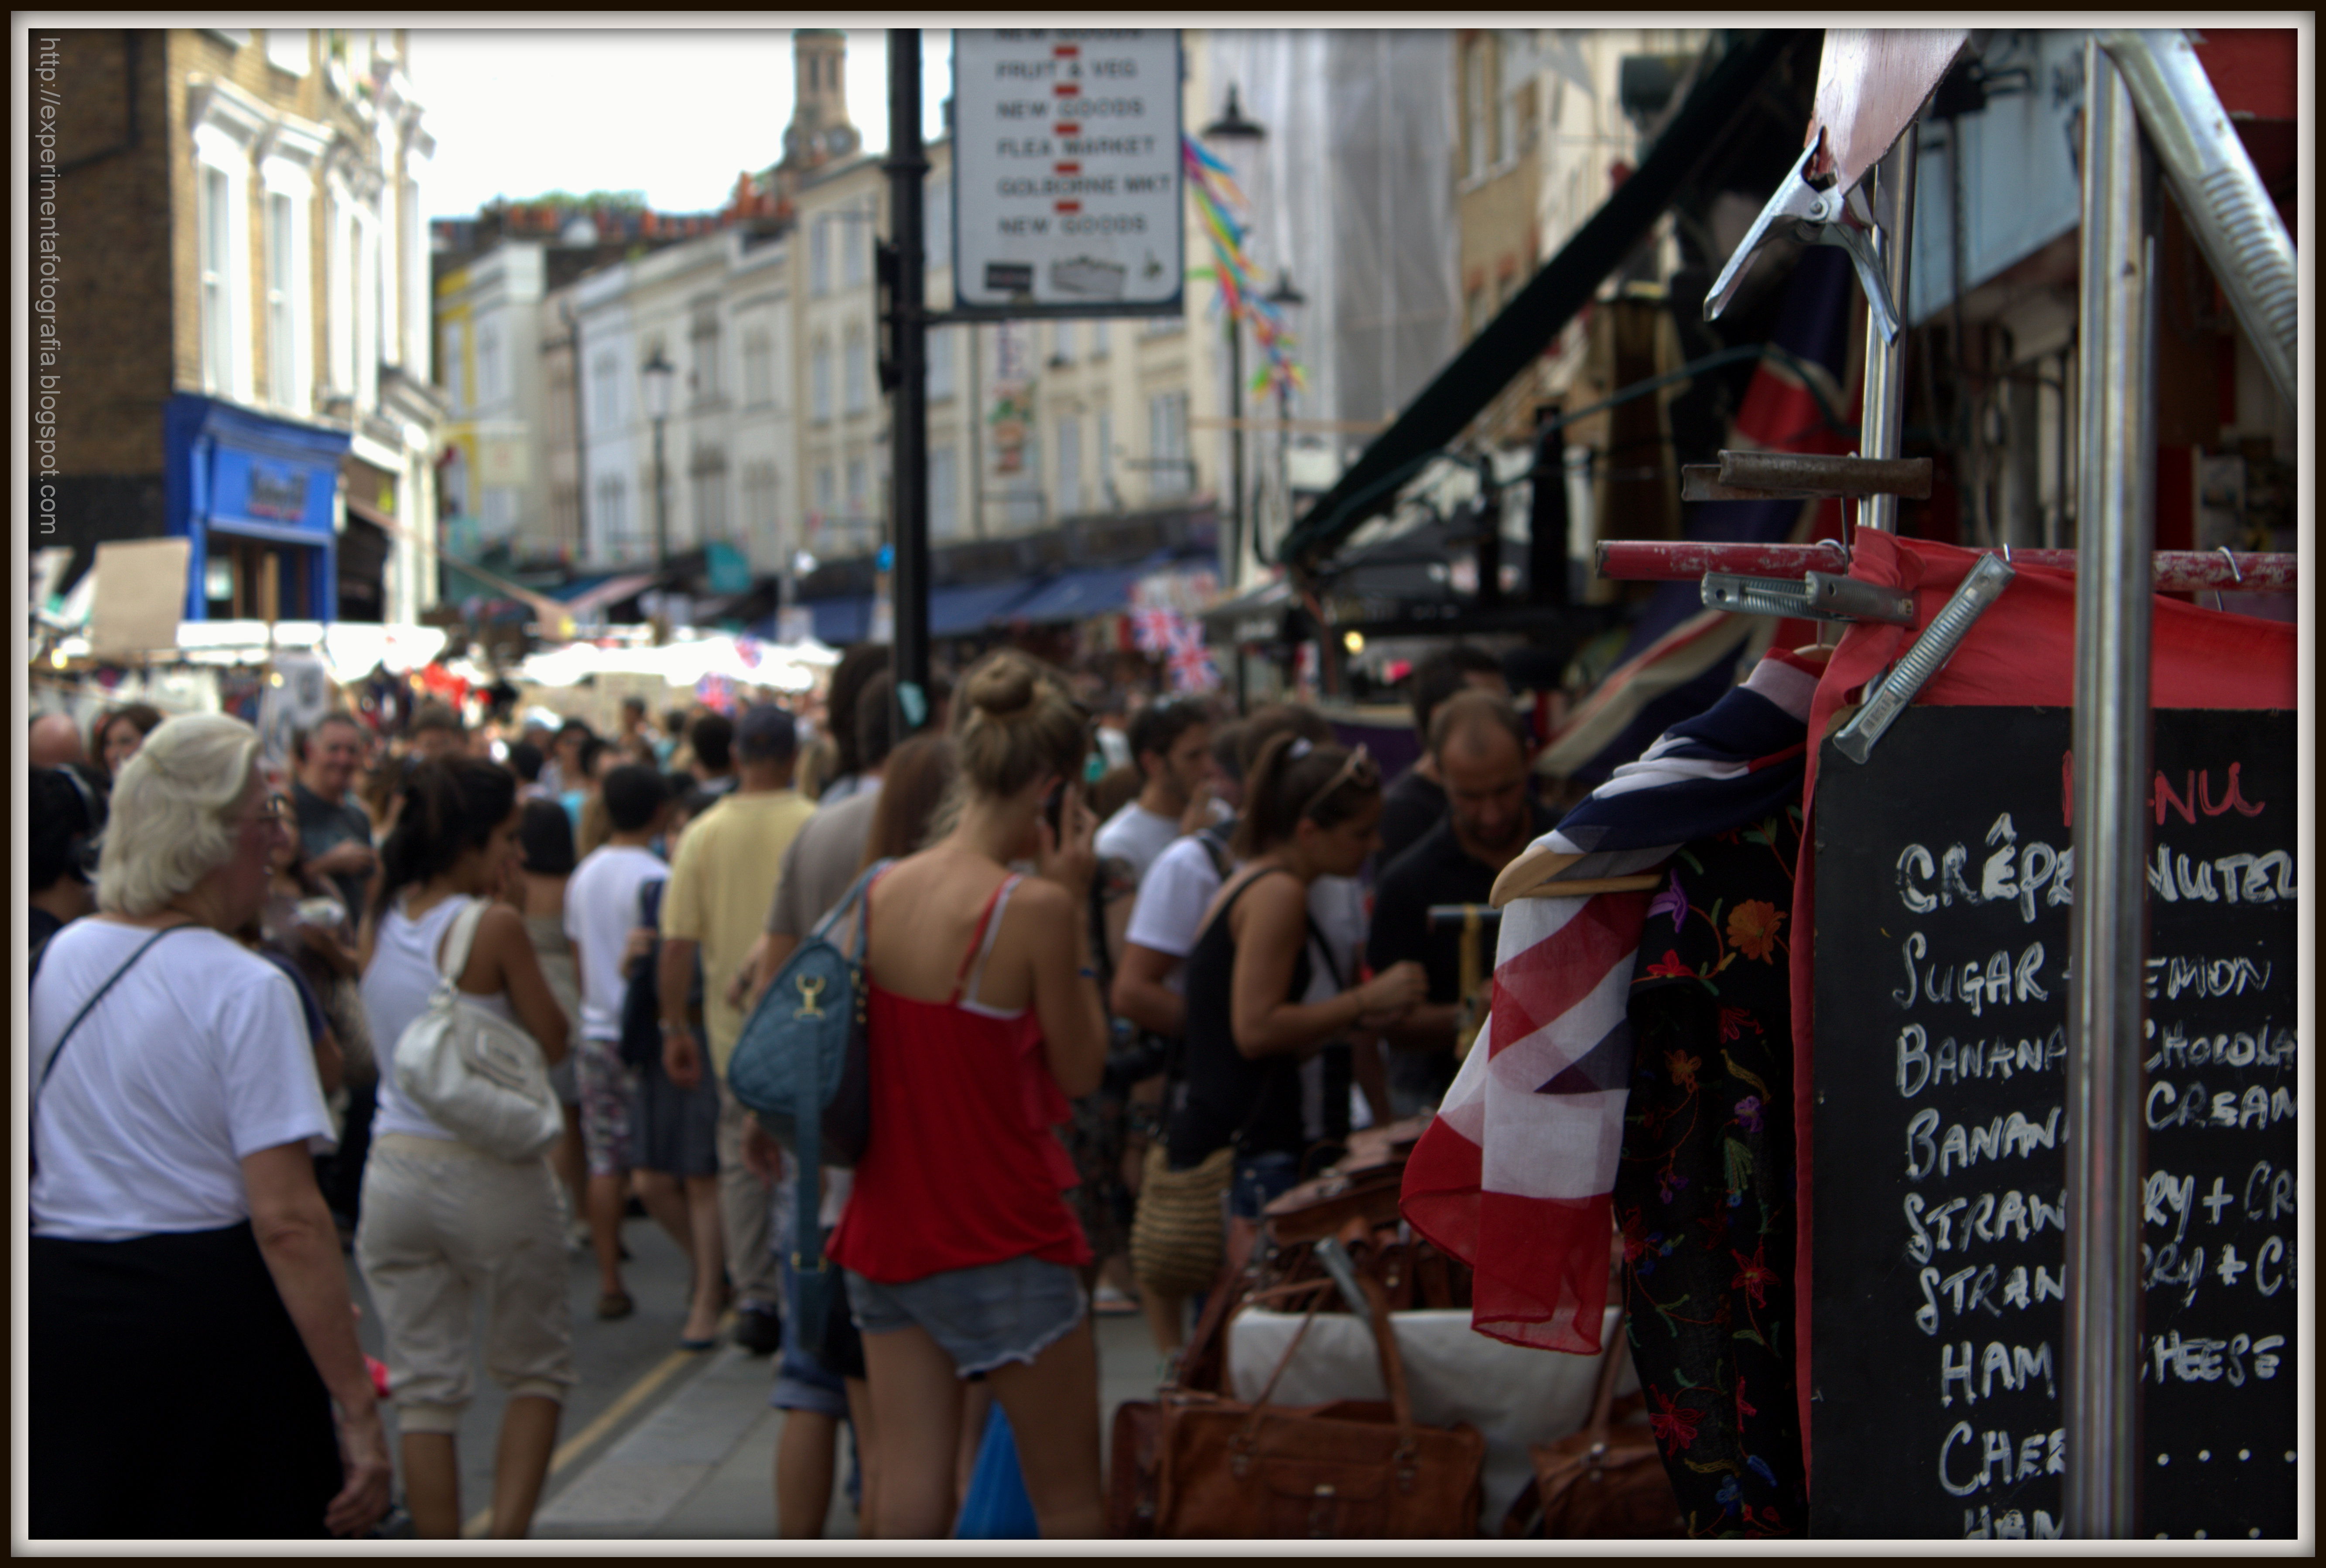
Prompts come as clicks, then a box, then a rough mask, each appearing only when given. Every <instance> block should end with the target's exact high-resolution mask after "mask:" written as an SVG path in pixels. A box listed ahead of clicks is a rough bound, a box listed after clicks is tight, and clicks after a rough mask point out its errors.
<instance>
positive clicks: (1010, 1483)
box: [953, 1399, 1042, 1541]
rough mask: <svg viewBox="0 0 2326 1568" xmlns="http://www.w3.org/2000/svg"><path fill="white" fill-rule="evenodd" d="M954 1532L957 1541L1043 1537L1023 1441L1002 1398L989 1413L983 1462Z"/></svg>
mask: <svg viewBox="0 0 2326 1568" xmlns="http://www.w3.org/2000/svg"><path fill="white" fill-rule="evenodd" d="M953 1534H954V1540H956V1541H1037V1540H1039V1539H1041V1536H1042V1527H1041V1526H1040V1525H1038V1524H1037V1523H1036V1522H1035V1519H1034V1499H1033V1498H1029V1497H1028V1496H1027V1495H1026V1478H1025V1476H1024V1475H1023V1474H1022V1473H1021V1472H1020V1471H1019V1469H1018V1442H1017V1439H1016V1438H1014V1437H1012V1436H1011V1435H1010V1433H1009V1417H1008V1416H1006V1415H1002V1414H1001V1401H1000V1400H999V1399H997V1400H995V1401H994V1402H993V1407H992V1409H991V1412H990V1413H989V1414H988V1415H986V1417H985V1435H984V1436H983V1437H982V1438H981V1439H979V1440H978V1444H977V1466H976V1468H975V1469H974V1470H972V1471H970V1474H969V1495H968V1496H967V1497H965V1498H962V1500H961V1517H960V1518H959V1519H958V1520H956V1521H955V1522H954V1531H953Z"/></svg>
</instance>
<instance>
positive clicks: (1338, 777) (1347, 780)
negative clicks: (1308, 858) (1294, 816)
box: [1300, 741, 1381, 817]
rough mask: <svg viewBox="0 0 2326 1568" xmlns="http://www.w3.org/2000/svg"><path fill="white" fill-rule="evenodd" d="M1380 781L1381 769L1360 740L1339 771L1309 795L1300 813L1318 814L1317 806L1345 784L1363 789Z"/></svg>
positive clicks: (1308, 815) (1305, 814)
mask: <svg viewBox="0 0 2326 1568" xmlns="http://www.w3.org/2000/svg"><path fill="white" fill-rule="evenodd" d="M1380 782H1381V769H1379V768H1378V767H1376V766H1374V765H1373V758H1372V753H1371V752H1369V751H1367V750H1366V749H1365V747H1364V743H1363V742H1362V741H1360V742H1358V743H1357V746H1356V747H1355V748H1354V750H1352V751H1351V752H1350V753H1349V758H1348V760H1347V761H1346V762H1344V763H1343V764H1341V766H1340V769H1339V771H1337V772H1336V773H1335V774H1334V775H1333V776H1332V777H1331V778H1330V779H1328V780H1327V781H1326V784H1325V787H1324V788H1323V789H1320V790H1318V791H1317V793H1315V794H1313V795H1310V796H1309V797H1308V800H1307V804H1305V805H1303V806H1302V807H1301V808H1300V814H1301V815H1302V816H1304V817H1313V816H1314V815H1316V812H1317V807H1319V806H1321V805H1323V804H1324V803H1326V801H1327V800H1329V799H1331V798H1332V794H1333V792H1334V791H1335V790H1337V789H1339V788H1340V787H1341V786H1342V785H1343V784H1356V785H1358V786H1359V787H1360V788H1362V789H1372V787H1374V786H1375V785H1376V784H1379V783H1380Z"/></svg>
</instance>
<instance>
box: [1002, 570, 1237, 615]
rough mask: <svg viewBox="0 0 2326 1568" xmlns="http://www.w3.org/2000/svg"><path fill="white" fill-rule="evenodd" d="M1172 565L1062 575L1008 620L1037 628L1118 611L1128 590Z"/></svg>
mask: <svg viewBox="0 0 2326 1568" xmlns="http://www.w3.org/2000/svg"><path fill="white" fill-rule="evenodd" d="M1206 559H1208V558H1206ZM1174 564H1175V561H1174V558H1173V557H1171V556H1169V555H1163V554H1158V555H1155V556H1152V557H1150V558H1149V559H1148V560H1146V561H1140V562H1138V563H1137V564H1135V565H1131V566H1095V567H1089V568H1086V569H1084V570H1083V571H1062V572H1060V573H1059V574H1058V575H1057V576H1056V577H1054V578H1052V579H1051V580H1049V581H1048V582H1047V583H1045V584H1043V585H1042V588H1041V589H1040V591H1038V592H1037V593H1035V594H1034V595H1033V596H1032V597H1031V598H1028V599H1027V600H1026V601H1025V602H1024V603H1023V604H1019V605H1015V606H1013V607H1011V608H1010V611H1009V617H1008V618H1009V619H1010V620H1013V621H1025V622H1028V623H1029V624H1031V625H1035V626H1039V625H1041V624H1043V623H1045V622H1054V621H1078V620H1081V619H1082V618H1084V617H1085V616H1095V615H1104V614H1106V613H1107V612H1108V611H1109V610H1119V609H1121V608H1122V607H1123V606H1125V605H1127V604H1129V603H1130V589H1131V587H1132V585H1133V584H1135V583H1137V582H1138V581H1139V580H1140V578H1142V577H1151V576H1153V575H1154V574H1155V573H1157V572H1158V571H1169V570H1170V569H1171V567H1172V566H1173V565H1174Z"/></svg>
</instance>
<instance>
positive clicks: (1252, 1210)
mask: <svg viewBox="0 0 2326 1568" xmlns="http://www.w3.org/2000/svg"><path fill="white" fill-rule="evenodd" d="M1299 1180H1300V1159H1299V1156H1298V1155H1287V1154H1265V1155H1238V1156H1237V1157H1236V1163H1235V1176H1234V1178H1233V1181H1232V1182H1231V1183H1230V1184H1229V1187H1228V1217H1229V1218H1230V1219H1232V1220H1257V1219H1259V1218H1260V1211H1261V1210H1263V1209H1265V1208H1267V1207H1268V1206H1269V1204H1270V1203H1272V1202H1275V1201H1276V1200H1277V1199H1278V1198H1279V1197H1281V1196H1283V1194H1284V1193H1286V1192H1289V1191H1290V1190H1291V1189H1292V1188H1293V1187H1294V1186H1295V1185H1296V1184H1297V1183H1298V1182H1299Z"/></svg>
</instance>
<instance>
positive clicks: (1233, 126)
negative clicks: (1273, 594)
mask: <svg viewBox="0 0 2326 1568" xmlns="http://www.w3.org/2000/svg"><path fill="white" fill-rule="evenodd" d="M1266 134H1267V133H1266V132H1264V131H1262V130H1261V128H1260V126H1259V125H1257V124H1256V123H1254V122H1253V121H1251V120H1247V119H1245V118H1244V117H1243V106H1242V104H1240V103H1238V102H1237V101H1236V89H1235V84H1234V83H1233V82H1230V83H1229V84H1228V107H1227V109H1226V111H1225V112H1224V113H1223V114H1222V115H1221V116H1220V117H1219V118H1218V119H1216V120H1214V121H1213V122H1212V123H1211V124H1210V125H1205V127H1204V135H1205V138H1206V139H1207V140H1210V141H1214V142H1257V141H1259V140H1260V139H1261V137H1262V136H1263V135H1266ZM1224 325H1225V327H1226V329H1227V335H1228V467H1229V474H1228V482H1229V485H1230V487H1231V488H1230V491H1229V496H1230V505H1229V507H1228V537H1227V561H1226V570H1225V571H1223V573H1222V574H1221V575H1222V576H1223V578H1224V579H1225V580H1226V583H1227V586H1228V589H1229V591H1230V592H1233V591H1234V589H1235V585H1236V583H1237V582H1238V581H1239V580H1241V579H1242V576H1243V329H1242V327H1241V326H1240V325H1239V324H1238V323H1237V320H1236V318H1235V316H1234V314H1233V312H1231V313H1230V314H1229V315H1228V317H1227V319H1226V321H1225V323H1224Z"/></svg>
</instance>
